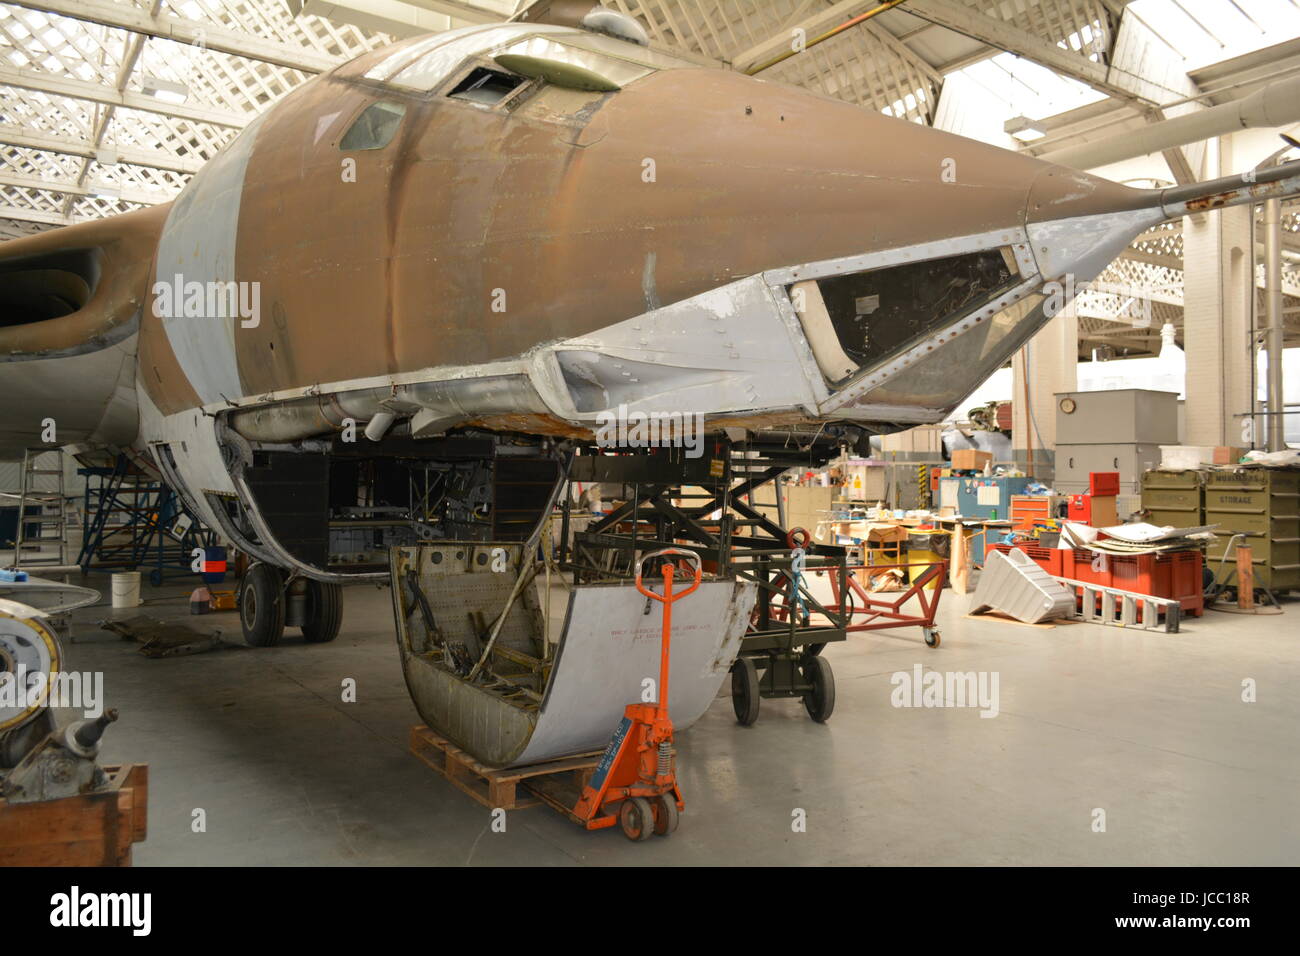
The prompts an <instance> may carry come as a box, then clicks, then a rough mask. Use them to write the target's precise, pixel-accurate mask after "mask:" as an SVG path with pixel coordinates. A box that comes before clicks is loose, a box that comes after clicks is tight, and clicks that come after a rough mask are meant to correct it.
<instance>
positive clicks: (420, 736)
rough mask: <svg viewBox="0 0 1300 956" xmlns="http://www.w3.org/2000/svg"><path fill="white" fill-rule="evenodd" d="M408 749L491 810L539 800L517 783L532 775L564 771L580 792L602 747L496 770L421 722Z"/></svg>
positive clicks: (553, 773) (413, 730)
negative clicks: (575, 783)
mask: <svg viewBox="0 0 1300 956" xmlns="http://www.w3.org/2000/svg"><path fill="white" fill-rule="evenodd" d="M411 753H413V754H415V756H417V757H418V758H420V760H421V761H422V762H424V763H425V764H427V765H429V766H430V767H432V768H433V769H434V770H436V771H438V773H440V774H442V775H443V776H444V777H446V778H447V780H448V781H450V782H451V783H452V784H453V785H454V786H456V787H458V788H459V789H461V790H463V791H464V792H465V793H467V794H469V795H470V796H471V797H473V798H474V799H475V800H477V801H478V802H479V803H481V804H482V805H483V806H485V807H488V808H490V809H494V810H495V809H498V808H500V809H502V810H522V809H523V808H524V807H532V806H536V805H537V804H538V803H539V802H540V801H539V800H538V799H536V798H535V797H533V796H531V795H529V796H525V795H524V794H522V793H520V792H519V785H520V784H526V782H527V781H529V780H530V779H531V778H537V777H543V776H556V775H561V774H567V775H570V776H571V777H573V778H574V779H575V780H576V781H577V784H578V792H581V791H582V788H583V787H584V786H586V783H587V781H588V780H589V779H590V778H591V774H592V771H593V770H594V769H595V767H596V764H597V762H599V760H600V757H601V754H602V753H604V751H601V750H595V751H592V752H591V753H586V754H579V755H578V756H576V757H564V758H561V759H559V760H547V761H545V762H544V763H534V764H529V765H528V766H526V767H510V768H508V769H506V770H496V769H493V768H492V767H486V766H484V765H483V764H481V763H479V762H478V761H477V760H475V759H474V758H473V757H471V756H470V755H469V754H467V753H466V752H465V751H463V750H461V749H460V748H459V747H457V746H456V745H455V744H453V743H452V742H451V741H450V740H447V739H446V738H445V737H441V736H439V735H438V734H436V733H434V732H433V731H432V730H430V729H429V728H428V727H425V726H424V725H423V724H417V725H416V726H414V727H412V728H411ZM525 789H526V786H525Z"/></svg>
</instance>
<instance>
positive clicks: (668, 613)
mask: <svg viewBox="0 0 1300 956" xmlns="http://www.w3.org/2000/svg"><path fill="white" fill-rule="evenodd" d="M672 556H680V557H683V558H686V560H688V561H689V562H690V563H691V564H692V566H693V567H694V568H695V580H694V581H692V582H691V586H690V587H688V588H687V589H686V590H685V591H678V592H677V593H676V594H674V593H673V575H674V574H675V573H676V571H677V566H676V565H675V564H674V563H673V562H672V561H665V562H664V566H663V574H664V593H663V594H656V593H655V592H654V591H651V590H650V589H649V588H648V587H646V586H645V585H643V584H642V583H641V568H642V567H643V566H644V565H645V563H646V562H647V561H649V560H651V559H652V558H666V557H672ZM703 575H704V566H703V565H702V564H701V563H700V556H699V555H698V554H696V553H695V552H694V551H688V550H686V549H685V548H664V549H663V550H661V551H655V552H652V553H651V554H647V555H646V556H645V557H643V558H642V559H641V560H640V561H639V562H637V566H636V589H637V590H638V591H640V592H641V593H642V594H644V595H645V596H646V597H648V598H653V599H654V600H656V601H658V602H659V603H660V604H662V605H663V606H664V632H663V638H662V643H661V644H660V646H659V706H658V708H657V716H658V718H659V719H660V720H664V719H666V718H667V717H668V644H669V641H670V639H671V635H672V629H673V604H675V603H676V602H677V601H680V600H681V599H682V598H684V597H686V595H688V594H690V593H691V592H692V591H694V590H695V589H696V588H698V587H699V586H700V579H701V577H703Z"/></svg>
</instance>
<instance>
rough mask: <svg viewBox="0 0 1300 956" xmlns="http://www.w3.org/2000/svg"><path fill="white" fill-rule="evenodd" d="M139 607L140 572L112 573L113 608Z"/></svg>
mask: <svg viewBox="0 0 1300 956" xmlns="http://www.w3.org/2000/svg"><path fill="white" fill-rule="evenodd" d="M139 606H140V572H139V571H116V572H114V573H113V607H139Z"/></svg>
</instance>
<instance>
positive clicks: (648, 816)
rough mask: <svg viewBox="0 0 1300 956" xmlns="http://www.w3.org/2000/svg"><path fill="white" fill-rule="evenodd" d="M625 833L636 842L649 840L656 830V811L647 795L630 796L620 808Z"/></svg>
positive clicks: (619, 815) (619, 814) (619, 816)
mask: <svg viewBox="0 0 1300 956" xmlns="http://www.w3.org/2000/svg"><path fill="white" fill-rule="evenodd" d="M618 822H619V826H621V827H622V828H623V835H624V836H625V837H627V838H628V839H629V840H632V841H633V842H635V843H640V842H641V841H642V840H648V839H650V837H652V836H653V835H654V832H655V812H654V810H653V809H652V808H651V806H650V801H649V800H647V799H646V798H645V797H630V798H628V799H627V800H624V801H623V806H621V807H619V810H618Z"/></svg>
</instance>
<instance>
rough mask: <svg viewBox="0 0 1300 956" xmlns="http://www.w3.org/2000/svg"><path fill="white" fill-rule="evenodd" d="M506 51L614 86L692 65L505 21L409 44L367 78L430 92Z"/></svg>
mask: <svg viewBox="0 0 1300 956" xmlns="http://www.w3.org/2000/svg"><path fill="white" fill-rule="evenodd" d="M506 53H510V54H514V55H515V56H530V57H533V58H535V59H537V58H542V57H544V56H545V57H550V58H551V59H552V61H553V62H558V63H567V64H569V65H571V66H573V67H574V68H575V69H576V70H578V71H582V70H585V71H588V72H591V73H594V74H595V75H597V76H599V77H602V78H604V79H605V80H607V81H608V82H609V83H611V84H612V85H611V86H610V87H607V88H611V89H617V88H618V87H620V86H623V85H625V84H627V83H630V82H632V80H634V79H639V78H640V77H642V76H645V75H647V74H649V73H652V72H654V71H655V70H664V69H673V68H677V67H684V66H691V65H692V64H690V63H689V62H687V61H684V60H679V59H677V58H676V57H673V56H669V55H667V54H664V53H659V52H656V51H654V50H651V49H649V48H647V47H643V46H638V45H637V44H635V43H630V42H628V41H625V40H619V39H616V38H614V37H610V36H605V35H604V34H599V33H591V32H588V31H585V30H575V29H573V28H572V27H562V26H556V25H554V24H546V23H536V24H521V23H506V24H492V25H480V26H472V27H461V28H459V29H456V30H447V31H445V32H443V33H438V34H435V35H433V36H431V37H426V38H424V39H421V40H418V41H416V42H414V43H408V44H407V45H404V46H401V47H399V48H398V49H396V50H394V51H393V52H392V53H391V55H389V56H385V57H383V58H382V59H380V60H378V61H377V62H375V63H374V64H373V65H372V66H371V67H370V68H369V69H368V70H366V72H365V74H364V78H365V79H367V80H373V81H376V82H379V83H385V84H388V85H390V86H393V87H396V88H398V89H402V90H410V91H412V92H416V93H429V92H432V91H433V90H434V89H436V88H437V87H438V86H440V85H441V84H442V83H445V82H446V81H447V80H448V79H450V78H451V76H452V75H453V74H454V73H455V72H456V71H457V70H458V69H459V68H460V67H461V66H462V65H463V64H464V63H466V62H467V61H469V60H470V59H471V58H474V57H481V58H485V59H487V60H489V61H490V60H493V59H495V58H496V57H498V56H499V55H501V54H506ZM506 69H508V70H510V69H512V68H510V67H506ZM512 72H517V71H514V70H512Z"/></svg>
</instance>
